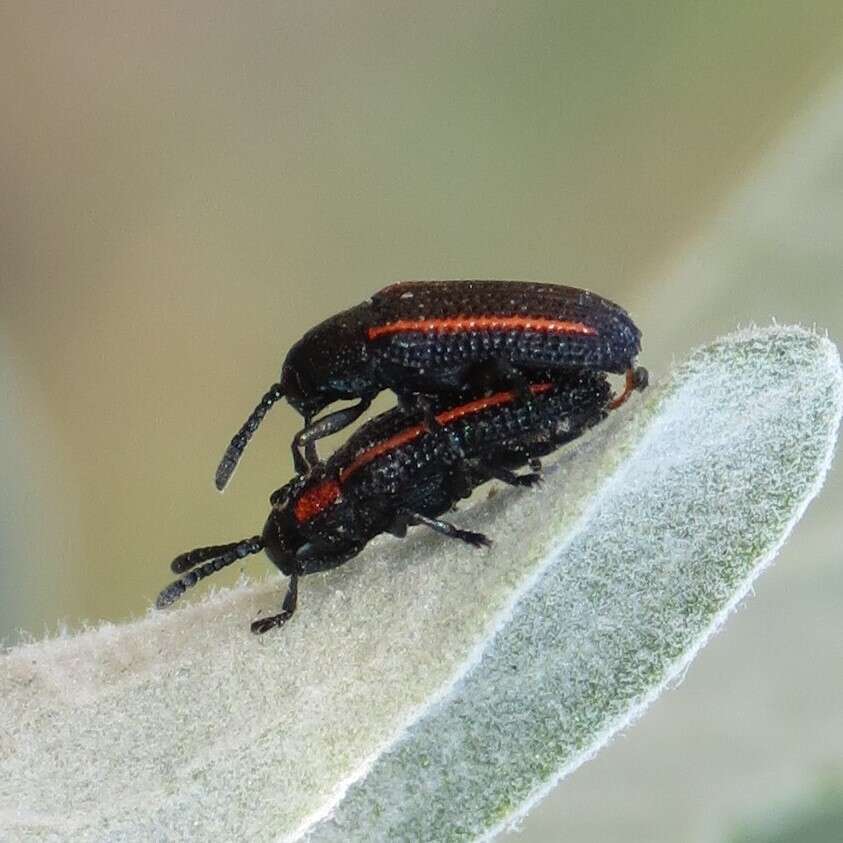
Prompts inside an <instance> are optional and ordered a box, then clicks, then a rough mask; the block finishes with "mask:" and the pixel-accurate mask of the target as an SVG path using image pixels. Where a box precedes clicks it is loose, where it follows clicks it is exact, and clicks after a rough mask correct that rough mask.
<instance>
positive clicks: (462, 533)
mask: <svg viewBox="0 0 843 843" xmlns="http://www.w3.org/2000/svg"><path fill="white" fill-rule="evenodd" d="M402 523H403V525H404V529H406V526H407V525H410V526H415V525H424V526H425V527H430V529H431V530H434V531H435V532H437V533H439V534H441V535H443V536H447V537H448V538H449V539H458V540H459V541H462V542H465V543H466V544H470V545H471V546H472V547H490V546H491V544H492V540H491V539H490V538H489V537H488V536H486V535H484V534H483V533H475V532H473V531H472V530H461V529H460V528H459V527H455V526H454V525H453V524H450V523H449V522H447V521H442V520H440V519H439V518H428V517H427V516H426V515H422V514H421V513H420V512H411V511H410V510H407V509H400V510H398V518H396V522H395V523H394V524H393V527H394V528H395V529H398V530H401V529H402V528H401V526H400V525H401V524H402ZM390 532H392V533H393V535H397V533H395V532H394V529H391V530H390Z"/></svg>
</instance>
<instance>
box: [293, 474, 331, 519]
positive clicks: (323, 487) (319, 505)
mask: <svg viewBox="0 0 843 843" xmlns="http://www.w3.org/2000/svg"><path fill="white" fill-rule="evenodd" d="M341 494H342V489H341V488H340V484H339V483H337V481H336V480H323V481H322V482H321V483H317V484H316V485H315V486H314V487H313V488H311V489H307V490H306V491H305V492H304V494H303V495H302V496H301V497H300V498H299V499H298V500H297V501H296V503H295V506H294V507H293V514H294V515H295V517H296V521H298V522H299V523H302V522H304V521H310V519H311V518H315V517H316V516H317V515H318V514H319V513H320V512H322V510H324V509H327V508H328V507H329V506H331V504H333V503H335V502H336V501H337V500H338V499H339V497H340V495H341Z"/></svg>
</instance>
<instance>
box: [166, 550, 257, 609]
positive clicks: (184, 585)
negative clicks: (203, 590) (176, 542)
mask: <svg viewBox="0 0 843 843" xmlns="http://www.w3.org/2000/svg"><path fill="white" fill-rule="evenodd" d="M226 547H227V548H230V549H229V550H226V551H225V553H222V554H220V555H219V556H217V557H216V558H214V559H211V560H209V561H206V562H205V564H204V565H200V566H199V567H198V568H194V569H193V570H192V571H190V573H187V574H185V575H184V576H183V577H179V579H177V580H175V581H174V582H171V583H170V584H169V585H168V586H167V587H166V588H165V589H164V590H163V591H162V592H161V593H160V594H159V595H158V599H157V600H156V601H155V607H156V608H157V609H163V608H164V607H165V606H169V605H170V604H171V603H175V601H176V600H178V599H179V597H181V596H182V594H184V593H185V591H187V589H189V588H192V587H193V586H194V585H196V583H198V582H199V580H204V579H205V577H209V576H210V575H211V574H214V573H216V572H217V571H221V570H222V569H223V568H226V567H228V566H229V565H231V564H233V563H234V562H236V561H237V560H238V559H242V558H243V557H244V556H250V555H251V554H253V553H260V551H262V550H263V547H264V545H263V539H262V538H261V537H260V536H252V538H250V539H243V540H242V541H239V542H235V543H233V544H230V545H223V546H222V548H226ZM215 549H216V550H220V549H221V548H208V547H203V548H197V549H196V551H190V553H184V554H182V556H178V557H176V559H174V560H173V565H174V566H175V563H176V562H177V561H178V560H179V559H182V558H183V557H188V556H190V554H191V553H198V552H201V551H209V550H215ZM204 558H205V559H207V557H204ZM196 563H198V560H196V562H194V564H196ZM173 570H175V567H174V568H173Z"/></svg>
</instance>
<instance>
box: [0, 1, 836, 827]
mask: <svg viewBox="0 0 843 843" xmlns="http://www.w3.org/2000/svg"><path fill="white" fill-rule="evenodd" d="M841 48H843V5H841V3H840V2H839V0H828V2H825V0H815V2H812V3H807V4H803V3H793V2H789V0H766V2H741V3H721V2H703V3H700V2H690V0H688V1H687V2H676V3H669V4H668V3H658V2H638V3H634V4H633V3H630V4H627V3H616V4H598V3H585V2H573V0H556V2H532V1H531V2H527V0H525V2H519V3H508V4H501V3H491V2H464V3H459V4H453V3H445V2H439V0H430V2H427V3H424V4H395V3H384V2H374V0H357V2H354V3H326V2H313V1H312V0H310V2H292V1H291V0H287V1H286V2H274V3H268V2H266V3H256V4H238V5H235V4H227V3H220V2H216V0H210V1H209V0H206V1H205V2H202V3H199V2H195V0H193V2H185V3H182V4H178V5H173V4H170V3H161V2H157V0H151V2H147V3H143V4H137V3H136V4H123V3H99V2H87V3H81V4H69V3H43V4H41V3H39V4H27V3H16V4H4V5H3V6H2V7H0V69H1V70H2V72H0V106H2V115H3V125H4V126H5V129H3V130H2V132H0V385H2V393H0V465H2V467H3V472H2V476H3V482H2V485H0V640H3V641H5V642H6V643H7V644H12V643H14V642H15V641H16V640H19V638H20V636H21V634H22V632H21V631H22V630H23V631H24V632H25V633H31V634H34V635H42V634H44V633H45V632H46V631H52V632H54V631H55V630H56V629H57V628H60V626H61V625H67V626H69V627H70V628H74V629H75V628H79V627H80V626H81V625H82V624H83V623H84V622H86V621H87V622H91V623H95V622H99V621H102V620H111V621H120V620H124V619H127V618H129V617H131V616H137V615H138V614H140V613H143V612H144V611H145V610H146V609H147V608H148V606H149V605H150V602H151V600H152V599H153V598H154V596H155V594H156V593H157V591H158V590H159V588H160V587H161V586H162V585H163V584H164V583H165V582H167V581H168V578H169V570H168V563H169V560H170V559H171V558H172V557H173V556H174V555H175V554H176V553H178V552H180V551H182V550H184V549H187V548H190V547H193V546H195V545H198V544H205V543H215V542H218V541H227V540H228V541H230V540H233V539H237V538H240V537H242V536H245V535H249V534H251V533H253V532H254V531H255V530H257V529H259V528H260V525H261V524H262V523H263V519H264V517H265V513H266V509H267V497H268V494H269V492H270V491H271V490H272V489H274V488H276V487H277V486H278V485H280V483H281V482H283V481H285V480H286V479H288V477H289V476H290V474H291V470H292V468H291V464H290V457H289V446H288V443H289V441H290V439H291V437H292V435H293V433H294V432H295V430H296V429H297V417H296V416H295V415H294V414H293V413H292V412H291V411H290V410H289V409H287V408H284V407H279V408H277V409H276V410H275V411H274V412H273V413H271V414H270V416H269V418H268V419H267V422H266V423H265V424H264V426H263V427H262V428H261V431H260V433H259V434H258V435H257V436H256V437H255V441H254V442H253V444H252V445H251V446H250V448H249V449H248V451H247V452H246V455H245V458H244V460H243V462H242V464H241V467H240V469H239V470H238V472H237V475H236V478H235V479H234V481H233V482H232V484H231V485H230V486H229V489H228V491H227V492H226V494H225V495H224V496H220V495H218V494H217V493H216V491H215V490H214V488H213V483H212V478H213V472H214V468H215V466H216V464H217V461H218V459H219V457H220V456H221V454H222V451H223V449H224V448H225V445H226V444H227V442H228V440H229V439H230V437H231V436H232V434H233V433H234V432H235V431H236V429H237V428H238V427H239V425H240V424H241V423H242V421H243V420H244V419H245V417H246V415H247V414H248V412H249V411H250V410H251V409H252V407H253V406H254V404H255V403H256V402H257V400H258V399H259V397H260V395H261V394H262V392H263V391H264V389H265V388H266V387H267V386H268V385H269V384H270V383H272V382H273V381H274V380H275V379H276V378H277V376H278V374H279V370H280V363H281V360H282V358H283V356H284V354H285V353H286V350H287V349H288V348H289V346H290V345H291V343H292V342H294V341H295V340H296V339H297V338H298V337H299V336H300V335H301V333H302V332H303V331H304V330H306V329H307V328H309V327H311V326H312V325H313V324H315V323H316V322H318V321H319V320H321V319H323V318H325V317H327V316H329V315H331V314H332V313H334V312H336V311H337V310H340V309H342V308H345V307H348V306H351V305H353V304H356V303H357V302H359V301H360V300H362V299H363V298H365V297H367V296H368V295H369V294H370V293H372V292H373V291H375V290H377V289H379V288H380V287H382V286H384V285H385V284H387V283H389V282H392V281H395V280H399V279H409V278H513V279H534V280H543V281H558V282H560V283H567V284H573V285H576V286H582V287H588V288H590V289H593V290H595V291H597V292H599V293H601V294H604V295H607V296H609V297H610V298H613V299H615V300H617V301H618V302H620V303H622V304H623V305H624V306H626V307H627V308H628V309H629V310H630V311H631V313H632V314H633V316H634V317H635V319H636V321H637V322H638V324H639V325H640V326H641V327H642V329H643V331H644V342H645V346H644V353H643V355H642V357H641V361H642V363H644V364H645V365H647V366H648V368H649V369H650V371H651V373H652V375H653V376H654V377H656V378H658V376H659V375H660V374H662V373H664V372H665V371H666V370H667V369H668V368H669V366H670V364H671V361H672V360H680V359H682V358H683V357H684V356H685V355H686V354H687V352H688V351H689V349H690V348H692V347H693V346H694V345H695V344H698V343H701V342H704V341H706V340H708V339H711V338H713V337H714V336H716V335H718V334H720V333H725V332H728V331H730V330H732V329H733V328H734V327H735V326H736V325H738V324H747V323H748V322H753V321H754V322H759V323H766V322H769V321H770V320H771V319H772V318H775V319H777V320H779V321H781V322H791V321H798V322H801V323H803V324H808V325H814V324H816V326H817V327H818V329H820V330H823V331H825V330H828V331H829V333H830V334H831V335H832V336H833V337H834V338H836V339H837V340H838V341H839V340H840V339H841V338H843V242H842V241H841V234H842V233H843V49H841ZM841 477H843V474H841V468H840V466H839V464H838V465H837V466H836V468H835V469H834V470H833V472H832V474H831V476H830V478H829V481H828V485H827V487H826V489H825V492H824V494H823V495H822V497H821V498H820V499H819V500H818V501H817V503H816V504H814V505H813V506H812V507H811V509H810V510H809V512H808V514H807V516H806V518H805V519H804V521H803V522H802V523H801V524H800V525H799V527H798V528H797V531H796V533H795V535H794V537H793V538H792V540H791V541H790V542H789V544H788V545H787V547H786V549H785V551H784V552H783V553H782V555H781V558H780V559H779V561H778V563H777V564H776V566H775V567H774V568H773V570H772V571H771V572H770V573H768V574H767V575H766V576H765V577H763V578H762V580H761V582H760V584H759V586H758V588H757V594H756V595H755V596H754V598H753V599H751V600H750V601H749V602H748V604H747V606H746V608H745V609H744V610H743V611H741V612H739V613H738V614H737V616H736V617H734V618H732V620H731V621H730V622H729V624H728V625H727V629H726V631H725V633H724V634H722V635H720V636H719V637H718V638H717V639H715V641H714V642H712V644H711V645H709V647H708V648H707V649H706V651H705V652H704V653H703V654H702V655H701V657H700V658H699V659H698V661H697V662H696V663H695V664H694V665H693V667H692V668H691V670H690V672H689V676H688V677H687V679H686V680H685V682H684V683H683V684H682V686H680V687H679V688H678V689H677V690H675V691H673V692H671V693H670V694H668V695H666V696H665V697H664V698H663V699H661V700H660V701H659V702H658V703H657V704H656V705H654V706H653V708H652V709H651V710H650V711H649V712H648V713H647V715H646V717H645V718H644V719H643V720H642V722H641V723H639V724H638V725H637V726H635V727H634V728H633V729H631V730H630V731H629V732H628V733H627V735H625V736H623V737H621V738H619V739H618V740H616V741H615V743H614V744H613V745H612V746H610V747H609V749H607V750H605V751H604V752H603V753H602V754H601V755H600V756H599V757H598V758H597V759H596V760H595V761H593V762H591V763H590V764H588V765H586V766H585V767H584V768H583V769H581V770H580V771H578V772H577V773H576V774H575V775H574V776H573V777H571V778H570V779H569V780H567V781H566V782H564V783H563V785H562V786H561V787H560V788H557V790H556V791H555V792H554V794H552V795H551V797H549V798H548V799H547V800H546V801H545V802H544V803H542V805H541V806H539V808H538V809H537V810H536V811H535V812H534V813H532V814H531V815H530V817H529V818H528V819H527V820H526V821H525V822H524V824H523V827H522V830H521V832H520V834H518V835H516V834H513V835H511V839H512V840H513V841H514V840H520V841H523V843H532V841H555V840H586V841H590V840H600V841H614V840H618V841H621V840H623V841H630V840H635V841H638V840H641V841H649V840H658V841H661V840H664V841H676V840H690V841H724V842H727V843H733V842H734V843H737V842H738V841H740V843H750V841H753V843H760V842H761V841H769V842H770V843H772V841H782V843H784V841H791V840H793V841H796V840H800V841H801V840H807V841H821V840H829V841H830V840H835V841H839V840H840V839H843V714H841V712H843V706H841V700H843V571H842V570H841V565H840V559H839V556H840V551H839V548H840V546H841V538H843V532H841V527H840V517H839V512H840V508H841V506H843V483H841ZM248 570H249V571H250V572H251V573H252V574H253V575H255V576H257V575H263V574H264V573H265V572H266V571H267V568H266V566H265V565H264V564H263V563H262V562H260V561H254V562H251V563H250V564H249V566H248ZM237 574H238V572H237V571H233V572H231V577H235V576H237ZM507 839H510V838H509V837H508V838H507Z"/></svg>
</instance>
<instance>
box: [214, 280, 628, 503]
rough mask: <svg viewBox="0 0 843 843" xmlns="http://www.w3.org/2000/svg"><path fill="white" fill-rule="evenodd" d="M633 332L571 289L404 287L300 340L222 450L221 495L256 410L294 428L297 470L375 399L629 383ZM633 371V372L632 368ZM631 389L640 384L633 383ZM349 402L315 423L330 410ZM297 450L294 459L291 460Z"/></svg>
mask: <svg viewBox="0 0 843 843" xmlns="http://www.w3.org/2000/svg"><path fill="white" fill-rule="evenodd" d="M640 349H641V332H640V331H639V330H638V328H637V327H636V325H635V323H634V322H633V321H632V319H631V318H630V316H629V314H628V313H627V312H626V311H625V310H624V309H623V308H621V307H620V306H618V305H617V304H614V303H613V302H611V301H609V300H608V299H605V298H602V297H601V296H598V295H596V294H595V293H591V292H589V291H587V290H580V289H577V288H575V287H564V286H561V285H556V284H536V283H530V282H523V281H407V282H402V283H398V284H393V285H392V286H389V287H386V288H385V289H383V290H381V291H380V292H378V293H375V295H374V296H372V298H371V299H370V300H368V301H366V302H363V303H362V304H359V305H357V306H356V307H352V308H350V309H349V310H345V311H343V312H342V313H338V314H337V315H335V316H331V317H330V318H328V319H326V320H325V321H324V322H322V323H320V324H319V325H317V326H316V327H315V328H312V329H311V330H310V331H308V332H307V333H306V334H305V335H304V336H303V337H302V338H301V339H300V340H299V341H298V342H297V343H296V344H295V345H294V346H293V347H292V348H291V349H290V352H289V353H288V354H287V357H286V359H285V361H284V364H283V367H282V370H281V379H280V380H279V381H278V383H275V384H273V385H272V387H271V388H270V389H269V391H268V392H267V393H266V394H265V395H264V396H263V398H262V399H261V401H260V403H259V404H258V406H257V407H256V408H255V410H254V411H253V412H252V414H251V415H250V416H249V418H248V419H247V420H246V423H245V424H244V425H243V426H242V427H241V429H240V430H239V431H238V432H237V435H236V436H234V438H233V439H232V440H231V443H230V445H229V446H228V448H227V450H226V452H225V455H224V456H223V458H222V461H221V462H220V465H219V467H218V469H217V473H216V486H217V488H218V489H220V490H222V489H223V488H224V487H225V485H226V483H227V482H228V480H229V478H230V477H231V475H232V473H233V471H234V469H235V467H236V465H237V461H238V460H239V458H240V455H241V454H242V452H243V449H244V448H245V447H246V443H247V442H248V441H249V439H250V438H251V436H252V434H253V433H254V432H255V430H256V429H257V427H258V425H259V424H260V422H261V420H262V419H263V417H264V415H265V414H266V412H267V410H268V409H269V408H270V407H271V406H272V405H273V404H274V403H275V402H276V401H278V400H279V399H280V398H282V397H286V399H287V401H288V402H289V404H290V405H291V406H292V407H293V408H294V409H296V410H297V411H298V412H299V413H300V414H301V415H302V416H303V417H304V421H305V427H304V428H303V430H301V431H300V432H299V433H298V434H297V435H296V437H295V439H294V440H293V459H294V463H295V468H296V471H297V472H299V473H304V472H305V471H306V470H307V469H308V468H309V467H310V466H311V465H313V464H314V463H315V462H316V461H317V457H316V449H315V442H316V440H318V439H321V438H322V437H323V436H328V435H330V434H331V433H335V432H336V431H338V430H340V429H341V428H343V427H345V426H346V425H348V424H351V422H353V421H354V420H355V419H356V418H357V417H358V416H360V415H361V414H362V413H363V412H364V411H365V410H366V408H367V407H368V406H369V405H370V404H371V402H372V400H373V398H374V397H375V396H376V395H377V394H378V393H379V392H381V391H382V390H384V389H391V390H392V391H393V392H395V393H396V394H397V395H398V397H399V400H400V401H401V403H402V404H403V405H404V406H405V407H407V406H417V405H418V396H430V395H437V394H440V393H468V392H472V391H475V390H476V389H477V388H478V386H483V385H487V386H488V387H490V388H492V387H494V388H503V387H509V388H515V389H517V390H519V391H520V392H521V393H522V395H526V383H527V380H528V379H529V376H530V374H531V373H534V372H537V371H546V370H550V371H551V372H554V371H556V372H563V371H571V370H583V369H584V370H590V371H597V372H613V373H617V374H622V373H624V372H626V373H627V377H628V378H633V377H640V375H636V374H634V370H633V363H634V360H635V357H636V356H637V355H638V352H639V351H640ZM642 371H643V370H642ZM636 385H638V386H641V385H643V384H636ZM355 398H356V399H358V401H357V403H356V404H354V405H353V406H351V407H347V408H345V409H342V410H339V411H336V412H333V413H330V414H328V415H327V416H324V417H323V418H322V419H320V420H318V421H316V422H315V423H314V421H313V420H314V417H315V416H316V415H317V414H318V413H319V412H321V411H322V410H323V409H324V408H325V407H327V406H328V405H329V404H332V403H333V402H335V401H338V400H343V399H355ZM302 449H304V455H303V454H302Z"/></svg>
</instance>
